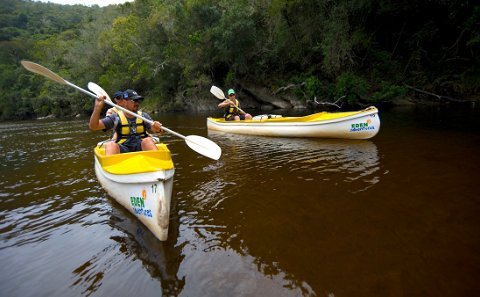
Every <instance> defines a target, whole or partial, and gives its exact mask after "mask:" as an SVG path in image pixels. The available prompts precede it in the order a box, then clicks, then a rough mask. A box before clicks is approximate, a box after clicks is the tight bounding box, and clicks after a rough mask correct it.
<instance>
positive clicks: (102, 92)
mask: <svg viewBox="0 0 480 297" xmlns="http://www.w3.org/2000/svg"><path fill="white" fill-rule="evenodd" d="M88 89H89V90H90V91H92V92H94V93H95V95H97V96H105V97H107V100H108V101H110V102H111V101H112V99H110V96H108V93H107V92H106V91H105V90H104V89H103V88H102V87H101V86H99V85H97V84H96V83H93V82H89V83H88Z"/></svg>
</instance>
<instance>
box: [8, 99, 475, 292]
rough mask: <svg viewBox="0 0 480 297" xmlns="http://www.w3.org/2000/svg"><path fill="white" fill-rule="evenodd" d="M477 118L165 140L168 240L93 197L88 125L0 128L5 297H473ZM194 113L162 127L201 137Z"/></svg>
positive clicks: (465, 112)
mask: <svg viewBox="0 0 480 297" xmlns="http://www.w3.org/2000/svg"><path fill="white" fill-rule="evenodd" d="M479 115H480V112H479V111H478V109H475V108H462V109H454V110H453V112H452V111H451V110H450V111H449V110H446V109H444V108H406V109H397V110H392V111H382V113H381V117H382V129H381V131H380V133H379V134H378V135H377V136H376V137H375V138H373V139H371V140H362V141H359V140H354V141H348V140H327V139H285V138H267V137H251V136H242V135H231V134H230V135H229V134H223V133H218V132H217V133H210V134H208V137H209V138H211V139H212V140H214V141H215V142H217V143H218V144H219V145H220V146H221V147H222V149H223V155H222V158H221V159H220V160H219V161H211V160H209V159H207V158H205V157H202V156H200V155H198V154H196V153H195V152H193V151H191V150H190V149H189V148H188V147H187V146H186V145H185V144H184V142H183V140H181V139H178V138H175V137H173V136H170V135H165V136H163V137H162V140H163V141H165V142H166V143H167V144H169V148H170V149H171V151H172V153H173V158H174V163H175V166H176V174H175V184H174V193H173V199H172V214H171V222H170V232H169V239H168V241H166V242H159V241H157V240H156V239H155V238H154V236H153V235H152V234H150V233H149V231H148V230H147V229H146V228H144V227H143V226H141V225H139V224H138V222H137V221H136V219H135V218H134V217H133V216H132V215H130V213H128V212H127V211H126V210H124V209H123V208H122V207H121V206H120V205H119V204H117V203H116V202H115V201H113V200H112V199H111V198H110V197H108V195H106V194H105V192H104V191H103V190H102V189H101V187H100V186H99V185H98V182H97V180H96V177H95V174H94V170H93V155H92V146H93V145H94V144H95V143H96V142H97V141H99V140H102V139H104V138H105V137H106V136H107V134H103V133H91V132H89V131H88V129H87V120H86V119H81V120H68V121H59V120H53V121H32V122H20V123H2V124H0V149H1V150H0V151H1V161H2V162H1V165H0V176H1V180H0V203H1V205H2V207H1V211H0V219H1V221H0V260H1V263H2V265H1V266H0V275H1V281H0V295H1V296H137V295H139V296H162V295H164V296H329V297H333V296H337V297H338V296H476V295H479V294H480V286H479V285H478V279H479V277H480V272H479V271H478V267H479V265H480V253H479V252H478V251H479V249H480V238H479V236H478V230H479V227H480V218H479V216H478V213H479V211H480V203H479V199H480V196H479V195H478V194H477V184H478V177H479V174H478V168H479V165H480V154H479V147H480V146H479V145H480V128H479V127H480V120H479V119H480V117H479ZM205 116H206V115H202V114H194V115H185V114H164V115H160V117H159V119H160V120H161V121H162V122H163V123H164V124H165V125H166V126H168V127H169V128H171V129H174V130H175V131H178V132H180V133H183V134H185V135H189V134H195V135H202V136H207V131H206V128H205V126H206V125H205Z"/></svg>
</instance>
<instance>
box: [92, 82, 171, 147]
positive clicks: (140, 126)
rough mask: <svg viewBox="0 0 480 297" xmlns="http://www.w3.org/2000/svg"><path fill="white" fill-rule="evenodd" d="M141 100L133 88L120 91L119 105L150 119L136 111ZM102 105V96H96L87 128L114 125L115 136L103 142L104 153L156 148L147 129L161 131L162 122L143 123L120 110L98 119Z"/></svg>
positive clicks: (102, 127)
mask: <svg viewBox="0 0 480 297" xmlns="http://www.w3.org/2000/svg"><path fill="white" fill-rule="evenodd" d="M142 100H143V97H142V96H140V95H138V93H137V92H135V91H134V90H130V89H129V90H126V91H124V92H123V93H122V96H121V99H120V101H123V102H122V104H123V106H122V105H120V104H119V105H120V106H122V107H124V108H125V109H127V110H129V111H131V112H134V113H138V114H139V115H141V116H143V117H144V118H146V119H149V120H151V117H150V116H149V115H148V114H146V113H142V112H141V111H138V108H139V105H140V102H141V101H142ZM104 105H105V97H104V96H101V97H98V98H97V99H96V100H95V106H94V108H93V112H92V115H91V117H90V122H89V128H90V129H91V130H93V131H96V130H103V129H106V130H110V129H112V128H114V127H115V132H116V134H117V137H116V140H115V141H110V142H107V143H106V144H105V154H106V155H113V154H118V153H128V152H136V151H148V150H156V149H157V147H156V146H155V142H154V140H153V138H152V137H150V136H148V135H147V131H148V132H153V133H160V132H162V124H161V123H160V122H158V121H154V122H153V125H150V124H149V123H145V122H144V121H143V120H141V119H139V118H136V117H134V116H132V115H130V114H128V113H126V112H123V111H121V110H117V112H116V113H112V114H110V115H107V116H106V117H105V118H103V119H100V112H101V111H102V108H103V106H104Z"/></svg>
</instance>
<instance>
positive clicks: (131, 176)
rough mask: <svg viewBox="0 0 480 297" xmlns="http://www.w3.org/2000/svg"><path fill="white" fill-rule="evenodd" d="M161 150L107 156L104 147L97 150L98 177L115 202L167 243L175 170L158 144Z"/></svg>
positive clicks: (169, 157) (164, 150)
mask: <svg viewBox="0 0 480 297" xmlns="http://www.w3.org/2000/svg"><path fill="white" fill-rule="evenodd" d="M157 148H158V151H141V152H134V153H124V154H116V155H111V156H105V148H104V146H103V147H100V146H97V147H96V148H95V150H94V152H95V173H96V175H97V178H98V181H99V182H100V184H101V185H102V187H103V188H104V189H105V191H107V193H108V194H109V195H110V196H111V197H112V198H113V199H115V200H116V201H117V202H118V203H120V204H121V205H122V206H123V207H125V208H126V209H127V210H128V211H130V212H131V213H132V214H133V215H135V216H136V217H137V218H138V219H139V220H140V222H142V223H143V224H144V225H145V226H146V227H147V228H148V229H149V230H150V231H151V232H152V233H153V234H154V235H155V236H156V237H157V238H158V239H159V240H162V241H164V240H167V237H168V225H169V221H170V202H171V196H172V187H173V175H174V172H175V169H174V166H173V162H172V159H171V156H170V151H169V150H168V148H167V146H166V145H165V144H157Z"/></svg>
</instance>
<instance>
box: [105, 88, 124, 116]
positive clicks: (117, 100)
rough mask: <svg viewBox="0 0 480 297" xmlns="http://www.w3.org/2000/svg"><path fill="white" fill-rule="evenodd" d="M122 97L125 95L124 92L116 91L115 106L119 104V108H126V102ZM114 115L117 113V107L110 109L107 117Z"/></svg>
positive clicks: (114, 96)
mask: <svg viewBox="0 0 480 297" xmlns="http://www.w3.org/2000/svg"><path fill="white" fill-rule="evenodd" d="M122 95H123V91H116V92H115V93H114V94H113V101H115V104H117V105H118V106H121V107H125V106H124V104H123V103H124V102H125V100H122ZM112 113H117V108H116V107H110V108H109V109H108V110H107V113H106V115H107V116H108V115H111V114H112Z"/></svg>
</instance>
